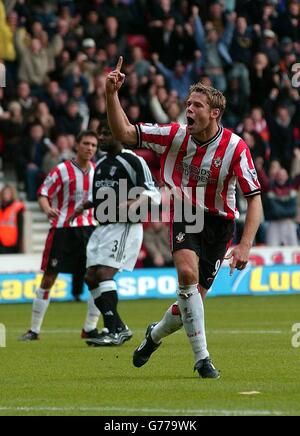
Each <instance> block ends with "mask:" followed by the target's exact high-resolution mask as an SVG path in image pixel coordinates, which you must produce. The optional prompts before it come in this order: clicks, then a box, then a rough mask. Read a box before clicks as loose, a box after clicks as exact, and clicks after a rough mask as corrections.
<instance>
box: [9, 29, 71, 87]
mask: <svg viewBox="0 0 300 436" xmlns="http://www.w3.org/2000/svg"><path fill="white" fill-rule="evenodd" d="M27 37H28V35H26V31H25V29H19V30H18V31H17V32H16V48H17V52H18V56H19V60H20V66H19V79H20V80H23V81H26V82H28V83H29V84H30V85H31V86H33V87H35V89H36V90H37V91H38V92H39V93H40V92H41V91H42V89H41V87H42V86H43V85H45V83H46V79H47V77H48V74H49V73H50V72H51V71H52V66H53V65H54V63H55V62H54V59H55V57H57V56H58V55H59V54H60V53H61V51H62V49H63V40H62V38H61V36H60V35H59V34H56V35H55V37H54V39H53V41H52V42H51V43H50V44H49V46H48V47H46V48H44V47H43V43H42V41H41V39H37V38H33V39H32V40H31V41H30V45H29V46H28V45H27V44H26V38H27Z"/></svg>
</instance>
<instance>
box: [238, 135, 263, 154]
mask: <svg viewBox="0 0 300 436" xmlns="http://www.w3.org/2000/svg"><path fill="white" fill-rule="evenodd" d="M242 137H243V139H244V141H245V142H246V144H247V145H248V147H249V148H250V151H251V155H252V157H253V159H256V158H258V157H262V158H263V159H264V160H265V159H266V157H267V147H266V143H265V142H264V141H263V139H262V138H261V137H260V136H259V134H258V133H257V132H251V133H249V132H244V133H243V136H242Z"/></svg>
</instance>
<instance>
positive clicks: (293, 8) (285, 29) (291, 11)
mask: <svg viewBox="0 0 300 436" xmlns="http://www.w3.org/2000/svg"><path fill="white" fill-rule="evenodd" d="M286 6H287V9H286V10H285V11H283V12H282V13H281V14H280V15H279V18H278V21H277V23H276V27H277V32H278V35H279V37H280V38H283V37H289V38H291V39H292V40H293V41H295V42H296V41H297V42H299V40H300V4H299V2H298V0H289V1H287V2H286Z"/></svg>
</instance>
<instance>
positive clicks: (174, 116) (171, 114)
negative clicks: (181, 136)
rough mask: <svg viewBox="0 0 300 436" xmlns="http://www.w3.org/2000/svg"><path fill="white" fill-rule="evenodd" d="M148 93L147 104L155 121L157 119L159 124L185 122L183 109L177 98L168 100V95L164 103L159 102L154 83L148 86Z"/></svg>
mask: <svg viewBox="0 0 300 436" xmlns="http://www.w3.org/2000/svg"><path fill="white" fill-rule="evenodd" d="M149 93H150V102H149V104H150V108H151V113H152V115H153V118H154V120H155V121H157V122H158V123H159V124H168V123H175V122H179V123H181V124H184V123H185V122H186V115H185V110H184V108H183V107H182V105H181V104H180V102H179V101H178V99H177V101H170V98H169V97H168V99H167V100H166V101H165V102H164V104H161V102H160V100H159V97H158V95H157V94H158V93H157V87H156V86H155V85H153V86H152V87H151V88H150V90H149Z"/></svg>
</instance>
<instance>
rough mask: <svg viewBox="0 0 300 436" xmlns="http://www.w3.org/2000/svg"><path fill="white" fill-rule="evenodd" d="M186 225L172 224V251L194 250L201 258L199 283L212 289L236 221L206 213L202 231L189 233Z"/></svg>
mask: <svg viewBox="0 0 300 436" xmlns="http://www.w3.org/2000/svg"><path fill="white" fill-rule="evenodd" d="M186 226H187V224H186V223H177V222H176V223H173V224H172V227H171V248H172V251H173V253H175V252H176V251H179V250H191V251H194V252H195V253H196V254H197V255H198V257H199V259H200V261H199V267H200V277H199V284H200V285H201V286H202V287H203V288H205V289H210V288H211V286H212V284H213V282H214V280H215V278H216V276H217V274H218V272H219V269H220V267H221V265H222V263H223V260H224V257H225V255H226V252H227V250H228V248H229V245H230V243H231V241H232V238H233V233H234V228H235V223H234V221H229V220H225V219H224V218H222V217H218V216H213V215H207V214H205V221H204V229H203V231H202V232H201V233H191V234H187V233H186Z"/></svg>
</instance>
